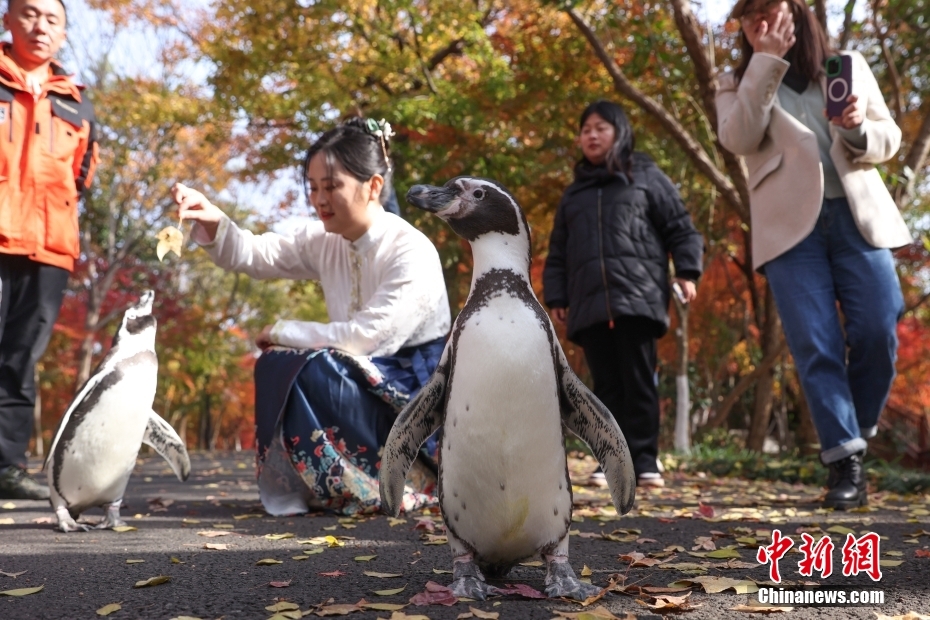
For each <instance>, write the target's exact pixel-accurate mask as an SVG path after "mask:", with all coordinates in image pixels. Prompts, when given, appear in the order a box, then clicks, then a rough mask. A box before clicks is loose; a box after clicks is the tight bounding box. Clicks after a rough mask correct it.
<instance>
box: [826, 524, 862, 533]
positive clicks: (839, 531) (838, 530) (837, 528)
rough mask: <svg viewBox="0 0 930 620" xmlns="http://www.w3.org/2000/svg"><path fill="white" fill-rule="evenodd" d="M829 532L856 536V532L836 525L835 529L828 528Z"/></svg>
mask: <svg viewBox="0 0 930 620" xmlns="http://www.w3.org/2000/svg"><path fill="white" fill-rule="evenodd" d="M827 531H828V532H830V533H832V534H843V535H846V534H855V533H856V531H855V530H852V529H849V528H848V527H843V526H842V525H834V526H833V527H828V528H827Z"/></svg>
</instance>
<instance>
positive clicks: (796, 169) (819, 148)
mask: <svg viewBox="0 0 930 620" xmlns="http://www.w3.org/2000/svg"><path fill="white" fill-rule="evenodd" d="M731 17H733V18H739V19H740V25H741V39H742V54H743V56H742V62H741V64H740V66H739V67H738V68H737V69H736V70H735V71H733V72H732V73H728V74H726V75H724V76H722V77H721V79H720V88H719V90H718V93H717V113H718V117H719V128H718V135H719V137H720V142H721V143H722V144H723V146H724V147H726V148H727V149H729V150H730V151H732V152H733V153H736V154H737V155H742V156H743V157H744V158H745V161H746V166H747V168H748V172H749V199H750V210H751V217H752V260H753V266H754V267H755V268H756V269H757V270H758V271H760V272H762V273H764V274H765V276H766V277H767V279H768V281H769V285H770V286H771V289H772V292H773V294H774V295H775V302H776V304H777V306H778V311H779V314H780V315H781V319H782V323H783V326H784V331H785V337H786V338H787V340H788V346H789V348H790V350H791V353H792V355H793V356H794V359H795V364H796V365H797V369H798V374H799V376H800V378H801V383H802V384H803V387H804V393H805V395H806V397H807V399H808V403H809V404H810V409H811V414H812V416H813V419H814V424H815V426H816V427H817V432H818V435H819V438H820V445H821V460H822V462H823V463H824V464H825V465H827V466H828V467H829V469H830V474H829V478H828V482H827V486H828V487H829V490H828V492H827V494H826V497H825V499H824V506H825V507H832V508H836V509H841V510H842V509H849V508H854V507H857V506H861V505H865V504H866V502H867V496H866V481H865V475H864V472H863V470H862V457H863V455H864V453H865V448H866V440H867V439H868V438H870V437H872V436H874V435H875V433H876V430H877V425H878V418H879V415H880V414H881V411H882V408H883V407H884V405H885V402H886V400H887V398H888V393H889V391H890V389H891V383H892V381H893V379H894V375H895V369H894V365H895V358H896V355H897V345H898V341H897V336H896V326H897V321H898V319H899V318H900V315H901V312H902V310H903V305H904V304H903V298H902V295H901V288H900V284H899V282H898V278H897V274H896V272H895V267H894V260H893V258H892V255H891V249H892V248H897V247H901V246H905V245H908V244H909V243H911V235H910V233H909V232H908V230H907V227H906V225H905V223H904V220H903V219H902V218H901V215H900V214H899V212H898V209H897V206H896V205H895V203H894V201H893V200H892V198H891V196H890V195H889V193H888V190H887V189H886V188H885V185H884V183H883V181H882V179H881V176H880V175H879V173H878V171H877V170H876V169H875V164H880V163H882V162H884V161H887V160H888V159H890V158H891V157H892V156H893V155H894V154H895V152H896V151H897V150H898V146H899V144H900V141H901V131H900V129H899V128H898V127H897V125H896V124H895V122H894V120H893V119H892V118H891V115H890V114H889V112H888V107H887V106H886V105H885V102H884V100H883V98H882V93H881V91H880V90H879V87H878V84H877V82H876V80H875V77H874V76H873V75H872V72H871V70H870V69H869V66H868V64H867V63H866V61H865V59H864V58H863V57H862V56H861V55H860V54H858V53H856V52H844V53H848V54H849V55H850V56H851V58H852V67H853V72H852V94H851V95H850V96H849V97H848V98H847V100H846V102H847V104H848V105H847V106H846V109H845V110H844V112H843V114H842V116H839V117H835V118H832V119H830V120H827V118H826V114H825V108H826V105H825V89H826V76H825V72H824V63H825V61H826V58H827V57H828V56H830V55H834V54H835V52H831V50H830V47H829V43H828V39H827V36H826V33H824V31H823V29H822V28H821V26H820V24H819V22H818V21H817V20H816V18H815V17H814V15H813V13H812V12H811V11H810V9H808V7H807V6H806V5H805V4H804V3H803V1H802V0H739V2H737V4H736V6H735V7H734V9H733V12H732V14H731ZM837 302H839V306H840V310H841V311H842V317H843V320H841V318H840V313H839V312H838V311H837ZM847 349H848V350H847Z"/></svg>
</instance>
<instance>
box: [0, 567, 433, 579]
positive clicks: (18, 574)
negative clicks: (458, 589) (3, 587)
mask: <svg viewBox="0 0 930 620" xmlns="http://www.w3.org/2000/svg"><path fill="white" fill-rule="evenodd" d="M433 570H436V569H433ZM28 572H29V571H27V570H24V571H20V572H18V573H5V572H3V571H2V570H0V575H4V576H6V577H12V578H13V579H16V578H17V577H19V576H20V575H25V574H26V573H28Z"/></svg>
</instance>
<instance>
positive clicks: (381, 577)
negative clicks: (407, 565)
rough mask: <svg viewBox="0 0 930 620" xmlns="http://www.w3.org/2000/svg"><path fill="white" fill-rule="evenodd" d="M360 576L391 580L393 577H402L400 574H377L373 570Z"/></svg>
mask: <svg viewBox="0 0 930 620" xmlns="http://www.w3.org/2000/svg"><path fill="white" fill-rule="evenodd" d="M362 574H363V575H368V576H369V577H377V578H378V579H391V578H393V577H403V575H402V574H401V573H377V572H375V571H373V570H366V571H365V572H363V573H362Z"/></svg>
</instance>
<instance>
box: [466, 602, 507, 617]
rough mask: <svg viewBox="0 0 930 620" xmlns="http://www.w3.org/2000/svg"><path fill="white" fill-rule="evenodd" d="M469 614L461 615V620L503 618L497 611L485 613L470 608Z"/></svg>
mask: <svg viewBox="0 0 930 620" xmlns="http://www.w3.org/2000/svg"><path fill="white" fill-rule="evenodd" d="M468 612H469V613H467V614H459V618H481V619H482V620H497V619H498V618H500V617H501V615H500V613H498V612H496V611H484V610H482V609H478V608H476V607H472V606H471V605H469V606H468Z"/></svg>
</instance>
